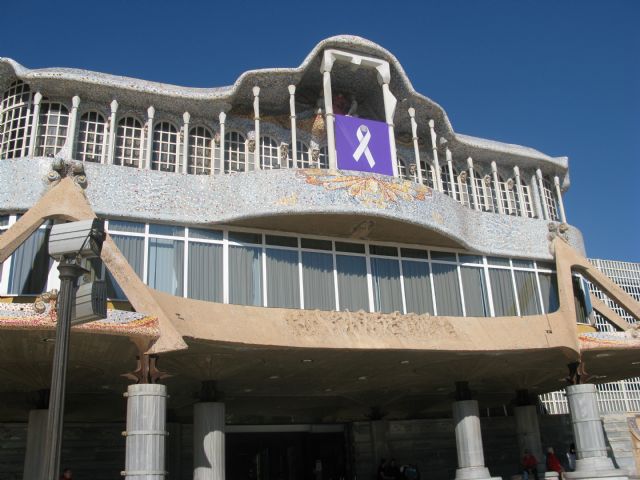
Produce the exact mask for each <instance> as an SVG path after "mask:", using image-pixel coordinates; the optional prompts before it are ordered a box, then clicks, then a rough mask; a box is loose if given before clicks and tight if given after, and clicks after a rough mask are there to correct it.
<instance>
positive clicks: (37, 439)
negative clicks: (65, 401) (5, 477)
mask: <svg viewBox="0 0 640 480" xmlns="http://www.w3.org/2000/svg"><path fill="white" fill-rule="evenodd" d="M48 414H49V410H47V409H45V408H42V409H37V410H31V411H29V423H27V450H26V452H25V455H24V472H23V475H22V479H23V480H42V475H43V474H44V464H43V462H42V459H43V458H44V444H45V437H46V432H47V416H48Z"/></svg>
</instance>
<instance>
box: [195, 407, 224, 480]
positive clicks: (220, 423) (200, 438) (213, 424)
mask: <svg viewBox="0 0 640 480" xmlns="http://www.w3.org/2000/svg"><path fill="white" fill-rule="evenodd" d="M193 447H194V450H193V479H194V480H224V478H225V406H224V403H222V402H199V403H196V404H195V405H194V407H193Z"/></svg>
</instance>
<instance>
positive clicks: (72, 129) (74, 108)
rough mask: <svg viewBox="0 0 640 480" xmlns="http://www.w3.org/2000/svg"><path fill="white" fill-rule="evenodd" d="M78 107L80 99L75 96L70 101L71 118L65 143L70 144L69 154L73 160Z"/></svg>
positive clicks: (76, 134)
mask: <svg viewBox="0 0 640 480" xmlns="http://www.w3.org/2000/svg"><path fill="white" fill-rule="evenodd" d="M79 107H80V97H79V96H78V95H75V96H74V97H73V98H72V99H71V116H70V117H69V132H68V133H67V142H71V145H69V150H68V151H69V152H70V153H71V159H72V160H75V157H76V155H75V154H76V138H77V136H78V108H79Z"/></svg>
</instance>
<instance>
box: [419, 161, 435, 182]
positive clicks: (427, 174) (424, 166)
mask: <svg viewBox="0 0 640 480" xmlns="http://www.w3.org/2000/svg"><path fill="white" fill-rule="evenodd" d="M420 171H421V174H422V183H423V184H425V185H426V186H427V187H430V188H433V179H434V178H435V177H434V175H433V167H432V166H431V164H430V163H429V162H427V161H426V160H425V159H424V158H421V159H420Z"/></svg>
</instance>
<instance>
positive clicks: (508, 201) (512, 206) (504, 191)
mask: <svg viewBox="0 0 640 480" xmlns="http://www.w3.org/2000/svg"><path fill="white" fill-rule="evenodd" d="M498 178H499V179H500V194H501V196H502V206H503V208H504V213H506V214H507V215H518V191H517V188H518V187H517V185H516V183H515V182H514V180H513V179H512V178H509V179H508V180H506V181H504V180H503V179H502V177H498Z"/></svg>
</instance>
